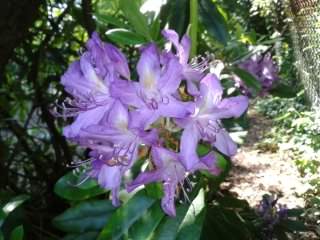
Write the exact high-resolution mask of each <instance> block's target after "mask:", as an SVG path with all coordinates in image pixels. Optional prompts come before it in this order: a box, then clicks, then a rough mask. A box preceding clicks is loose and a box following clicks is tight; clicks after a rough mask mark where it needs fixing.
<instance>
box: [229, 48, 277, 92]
mask: <svg viewBox="0 0 320 240" xmlns="http://www.w3.org/2000/svg"><path fill="white" fill-rule="evenodd" d="M238 67H239V68H242V69H244V70H246V71H248V72H249V73H251V74H252V75H253V76H254V77H255V78H256V79H257V80H258V81H259V82H260V84H261V91H260V92H259V95H260V96H264V95H266V94H267V93H268V91H269V90H271V89H272V87H273V85H274V83H275V82H276V81H277V80H278V79H279V76H278V68H277V65H276V64H275V63H274V62H273V60H272V58H271V55H270V54H269V53H268V54H265V55H261V54H254V55H252V56H251V57H250V58H248V59H246V60H244V61H243V62H241V63H239V64H238ZM234 80H235V86H236V87H237V88H239V89H240V90H241V92H242V93H243V94H245V95H247V96H249V97H250V96H252V91H251V90H250V89H249V88H248V87H247V86H246V84H245V83H244V82H243V81H242V80H241V79H240V78H239V77H237V76H235V77H234Z"/></svg>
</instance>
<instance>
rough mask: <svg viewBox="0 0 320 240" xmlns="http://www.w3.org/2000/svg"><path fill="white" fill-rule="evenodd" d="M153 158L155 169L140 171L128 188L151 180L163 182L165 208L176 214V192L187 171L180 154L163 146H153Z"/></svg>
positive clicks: (162, 203) (166, 210)
mask: <svg viewBox="0 0 320 240" xmlns="http://www.w3.org/2000/svg"><path fill="white" fill-rule="evenodd" d="M152 160H153V163H154V165H155V167H156V169H155V170H152V171H147V172H144V173H140V175H139V176H138V177H137V178H136V179H135V180H134V181H133V182H131V183H130V184H129V185H128V186H127V189H128V191H132V190H133V189H135V188H136V187H138V186H140V185H144V184H148V183H151V182H163V188H164V196H163V198H162V201H161V206H162V208H163V210H164V211H165V212H166V213H167V214H168V215H169V216H175V215H176V209H175V205H174V199H175V192H176V188H177V185H178V184H181V185H183V181H184V179H185V177H186V171H185V168H184V167H183V165H182V164H181V162H180V160H179V155H178V154H177V153H175V152H172V151H169V150H167V149H165V148H162V147H152Z"/></svg>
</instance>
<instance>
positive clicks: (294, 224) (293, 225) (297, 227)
mask: <svg viewBox="0 0 320 240" xmlns="http://www.w3.org/2000/svg"><path fill="white" fill-rule="evenodd" d="M281 225H283V226H285V228H286V229H288V230H289V231H291V232H294V231H297V232H304V231H307V228H306V226H305V224H304V223H303V222H301V221H295V220H284V221H281Z"/></svg>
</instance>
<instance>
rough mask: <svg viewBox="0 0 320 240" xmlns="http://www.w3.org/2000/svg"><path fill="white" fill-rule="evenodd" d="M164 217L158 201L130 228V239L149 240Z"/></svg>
mask: <svg viewBox="0 0 320 240" xmlns="http://www.w3.org/2000/svg"><path fill="white" fill-rule="evenodd" d="M163 217H164V212H163V210H162V209H161V207H160V202H159V201H158V202H156V203H155V204H154V205H153V206H152V208H150V209H148V211H147V212H146V213H145V214H144V215H143V216H142V217H141V218H140V219H139V220H138V221H137V222H135V223H134V224H133V225H132V227H130V232H129V233H130V234H129V236H130V239H132V240H140V239H149V238H150V237H151V235H152V233H153V231H154V230H155V229H156V227H157V226H158V224H159V223H160V221H161V219H162V218H163Z"/></svg>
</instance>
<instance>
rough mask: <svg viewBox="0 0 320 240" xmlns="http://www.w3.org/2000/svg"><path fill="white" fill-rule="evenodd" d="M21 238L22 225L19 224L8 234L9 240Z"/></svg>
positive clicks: (19, 239) (20, 239)
mask: <svg viewBox="0 0 320 240" xmlns="http://www.w3.org/2000/svg"><path fill="white" fill-rule="evenodd" d="M22 239H23V226H22V225H20V226H18V227H16V228H15V229H13V231H12V232H11V235H10V240H22Z"/></svg>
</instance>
